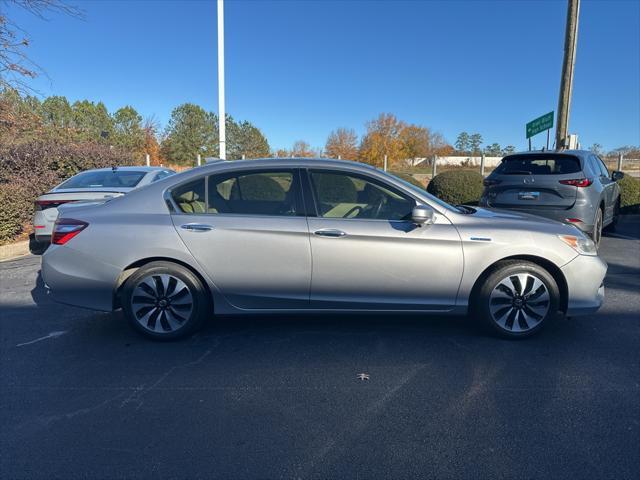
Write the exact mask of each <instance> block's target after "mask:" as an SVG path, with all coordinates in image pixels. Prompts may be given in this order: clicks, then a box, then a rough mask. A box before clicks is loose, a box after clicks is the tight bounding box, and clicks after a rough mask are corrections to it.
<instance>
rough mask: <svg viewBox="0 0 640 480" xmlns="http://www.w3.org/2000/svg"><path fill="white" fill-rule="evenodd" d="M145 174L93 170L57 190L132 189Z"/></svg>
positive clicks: (126, 171) (75, 177) (68, 181)
mask: <svg viewBox="0 0 640 480" xmlns="http://www.w3.org/2000/svg"><path fill="white" fill-rule="evenodd" d="M145 173H146V172H140V171H137V170H97V171H96V170H93V171H88V172H83V173H79V174H78V175H76V176H74V177H71V178H70V179H69V180H67V181H66V182H64V183H63V184H62V185H60V186H59V187H58V188H118V187H119V188H133V187H135V186H136V185H137V184H138V183H139V182H140V180H142V177H144V176H145Z"/></svg>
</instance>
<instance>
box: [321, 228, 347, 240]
mask: <svg viewBox="0 0 640 480" xmlns="http://www.w3.org/2000/svg"><path fill="white" fill-rule="evenodd" d="M313 233H315V234H316V235H318V236H319V237H330V238H340V237H345V236H346V235H347V234H346V232H343V231H342V230H336V229H334V228H323V229H322V230H316V231H315V232H313Z"/></svg>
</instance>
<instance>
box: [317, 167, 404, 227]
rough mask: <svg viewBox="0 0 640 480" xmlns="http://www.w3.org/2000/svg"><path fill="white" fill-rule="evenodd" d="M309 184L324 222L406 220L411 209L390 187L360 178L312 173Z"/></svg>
mask: <svg viewBox="0 0 640 480" xmlns="http://www.w3.org/2000/svg"><path fill="white" fill-rule="evenodd" d="M311 184H312V189H313V193H314V195H315V199H316V206H317V209H318V215H320V216H321V217H324V218H361V219H376V220H406V219H408V218H410V216H411V211H412V209H413V207H414V206H415V201H414V200H412V199H410V198H408V197H406V196H404V195H402V194H401V193H399V192H398V191H396V190H395V189H393V188H392V187H390V186H387V185H384V184H382V183H379V182H377V181H374V180H372V179H368V178H366V177H364V176H360V175H348V174H346V173H342V172H321V171H312V172H311Z"/></svg>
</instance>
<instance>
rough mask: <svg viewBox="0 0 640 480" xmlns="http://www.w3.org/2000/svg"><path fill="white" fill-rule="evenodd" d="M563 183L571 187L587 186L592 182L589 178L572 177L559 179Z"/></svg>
mask: <svg viewBox="0 0 640 480" xmlns="http://www.w3.org/2000/svg"><path fill="white" fill-rule="evenodd" d="M560 183H561V184H563V185H571V186H573V187H588V186H589V185H591V184H592V183H593V180H591V179H590V178H573V179H571V180H560Z"/></svg>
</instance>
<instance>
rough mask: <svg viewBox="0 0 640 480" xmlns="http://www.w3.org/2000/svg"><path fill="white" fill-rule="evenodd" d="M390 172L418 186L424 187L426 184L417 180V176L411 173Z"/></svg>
mask: <svg viewBox="0 0 640 480" xmlns="http://www.w3.org/2000/svg"><path fill="white" fill-rule="evenodd" d="M389 173H390V174H391V175H395V176H396V177H398V178H400V179H402V180H404V181H405V182H409V183H411V184H412V185H415V186H416V187H420V188H424V185H423V184H422V183H420V181H419V180H416V178H415V177H414V176H413V175H411V174H410V173H404V172H389Z"/></svg>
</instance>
